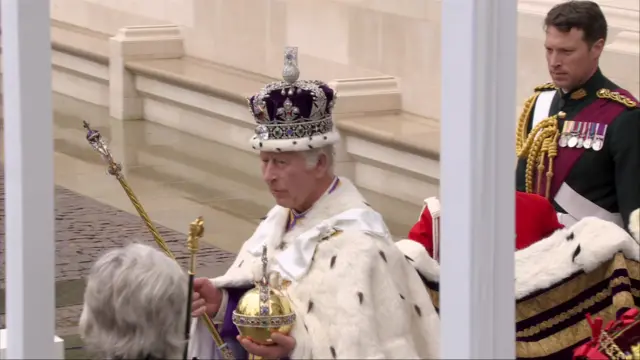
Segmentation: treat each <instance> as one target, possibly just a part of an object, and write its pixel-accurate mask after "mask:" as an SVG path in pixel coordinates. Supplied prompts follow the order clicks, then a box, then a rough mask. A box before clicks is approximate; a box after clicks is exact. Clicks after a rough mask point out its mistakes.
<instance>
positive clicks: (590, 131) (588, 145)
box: [582, 123, 599, 149]
mask: <svg viewBox="0 0 640 360" xmlns="http://www.w3.org/2000/svg"><path fill="white" fill-rule="evenodd" d="M598 125H599V124H597V123H589V129H588V130H587V138H586V139H585V140H584V143H583V144H582V146H583V147H584V148H585V149H590V148H591V144H592V143H593V136H594V135H595V133H596V129H597V128H598Z"/></svg>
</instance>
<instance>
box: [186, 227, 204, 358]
mask: <svg viewBox="0 0 640 360" xmlns="http://www.w3.org/2000/svg"><path fill="white" fill-rule="evenodd" d="M203 234H204V221H203V220H202V216H199V217H198V218H197V219H196V220H195V221H193V222H192V223H191V224H189V237H188V238H187V249H189V255H190V256H189V270H188V271H187V272H188V273H189V286H188V290H187V316H186V323H185V327H184V339H185V345H184V353H183V355H182V359H183V360H187V358H188V353H189V335H190V334H191V310H192V309H191V303H192V301H193V280H194V279H195V277H196V253H197V252H198V249H199V247H200V238H201V237H202V235H203Z"/></svg>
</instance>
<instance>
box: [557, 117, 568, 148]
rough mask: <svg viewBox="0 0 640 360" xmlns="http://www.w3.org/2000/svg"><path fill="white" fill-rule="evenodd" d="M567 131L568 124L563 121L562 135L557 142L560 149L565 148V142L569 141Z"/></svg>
mask: <svg viewBox="0 0 640 360" xmlns="http://www.w3.org/2000/svg"><path fill="white" fill-rule="evenodd" d="M567 129H569V122H568V121H565V122H564V125H563V126H562V134H561V135H560V139H559V140H558V146H560V147H566V146H567V141H568V140H569V139H568V138H569V131H567Z"/></svg>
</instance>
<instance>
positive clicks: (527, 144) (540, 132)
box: [516, 92, 565, 198]
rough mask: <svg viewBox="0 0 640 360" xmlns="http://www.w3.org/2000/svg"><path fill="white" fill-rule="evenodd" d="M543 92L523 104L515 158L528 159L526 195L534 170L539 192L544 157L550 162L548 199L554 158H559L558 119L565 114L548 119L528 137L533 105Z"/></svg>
mask: <svg viewBox="0 0 640 360" xmlns="http://www.w3.org/2000/svg"><path fill="white" fill-rule="evenodd" d="M539 95H540V92H536V93H535V94H533V95H532V96H531V97H529V99H527V101H526V102H525V103H524V108H523V110H522V113H521V114H520V119H519V120H518V127H517V133H516V155H517V156H518V158H520V159H527V166H526V169H525V186H526V192H528V193H532V192H533V184H534V181H533V177H534V171H536V170H537V175H538V178H537V181H536V183H537V189H536V193H538V194H539V193H540V190H541V189H540V186H541V183H542V181H541V180H542V175H543V173H544V168H545V166H544V161H545V157H546V158H548V159H549V168H548V169H547V174H546V177H547V184H546V189H545V196H546V197H547V198H549V196H550V192H551V179H552V178H553V159H554V158H555V157H556V156H557V155H558V136H559V132H558V118H563V117H564V116H565V115H564V113H563V112H560V113H558V114H557V115H554V116H551V117H548V118H546V119H544V120H542V121H540V122H539V123H538V124H537V125H536V126H535V127H534V128H533V129H531V132H530V133H529V134H527V128H528V127H529V119H530V118H531V111H532V110H533V105H534V104H535V102H536V100H537V99H538V96H539Z"/></svg>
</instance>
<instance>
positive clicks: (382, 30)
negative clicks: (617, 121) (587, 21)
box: [51, 0, 640, 118]
mask: <svg viewBox="0 0 640 360" xmlns="http://www.w3.org/2000/svg"><path fill="white" fill-rule="evenodd" d="M557 2H558V1H554V0H519V19H518V20H519V31H518V33H519V44H518V45H519V50H518V90H517V91H518V99H520V100H519V102H520V101H521V99H522V98H524V97H525V96H527V94H529V93H530V91H531V89H532V87H533V86H535V85H537V84H540V83H543V82H545V81H547V78H548V77H547V73H546V67H545V62H544V52H543V46H542V44H543V38H544V34H543V31H542V19H543V17H544V14H545V13H546V11H547V10H548V9H549V8H550V7H551V6H553V5H554V4H555V3H557ZM599 2H600V3H601V5H602V6H603V9H604V11H605V12H606V14H607V17H608V20H609V24H610V28H611V36H610V39H609V42H608V43H609V45H608V47H607V50H606V53H605V55H604V58H603V60H602V63H603V68H604V71H605V73H606V74H607V75H608V76H610V77H611V78H613V80H614V81H617V82H618V83H619V84H620V85H621V86H623V87H626V88H627V89H629V90H630V91H631V92H632V93H634V94H636V95H638V94H639V92H640V91H639V87H640V85H639V76H640V75H639V73H638V71H639V69H638V68H639V66H638V61H639V57H638V54H639V52H640V50H639V48H638V47H639V45H638V43H639V41H640V38H639V35H638V34H639V17H638V7H639V5H638V2H637V1H636V0H615V1H614V0H600V1H599ZM440 3H441V0H394V1H390V0H302V1H301V0H51V7H52V17H53V18H54V19H55V20H60V21H63V22H68V23H71V24H74V25H77V26H80V27H86V28H90V29H92V30H95V31H99V32H103V33H107V34H115V33H116V31H117V30H118V29H119V28H121V27H124V26H131V25H158V24H177V25H180V26H181V27H182V29H183V33H184V36H185V48H186V53H187V54H188V55H189V56H193V57H198V58H202V59H205V60H209V61H214V62H219V63H223V64H227V65H231V66H234V67H237V68H240V69H243V70H246V71H250V72H256V73H260V74H266V75H269V76H273V77H278V76H279V74H280V71H281V69H280V67H281V63H282V48H283V46H284V45H294V46H299V47H300V53H301V58H300V63H301V67H302V71H303V77H305V78H320V79H325V80H331V79H344V78H359V77H369V76H379V75H392V76H396V77H398V78H399V79H400V82H401V89H402V98H403V100H402V101H403V103H402V108H403V110H405V111H408V112H411V113H415V114H418V115H421V116H424V117H429V118H439V114H440V90H439V87H440V48H441V44H440ZM445 45H447V44H445Z"/></svg>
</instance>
